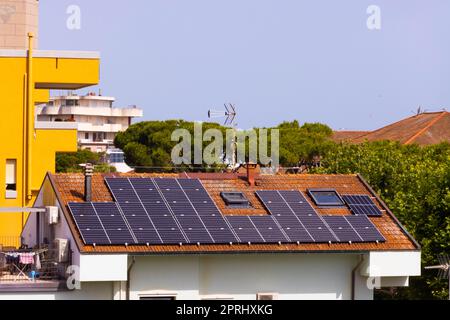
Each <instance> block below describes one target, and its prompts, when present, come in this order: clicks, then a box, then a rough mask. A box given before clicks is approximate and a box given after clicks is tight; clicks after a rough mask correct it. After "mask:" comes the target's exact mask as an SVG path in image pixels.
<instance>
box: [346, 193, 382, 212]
mask: <svg viewBox="0 0 450 320" xmlns="http://www.w3.org/2000/svg"><path fill="white" fill-rule="evenodd" d="M342 199H344V201H345V203H347V205H348V206H349V208H350V211H351V212H352V213H353V214H356V215H366V216H381V215H382V212H381V211H380V209H378V207H377V205H376V204H375V203H374V202H373V201H372V199H371V198H370V197H369V196H368V195H343V196H342Z"/></svg>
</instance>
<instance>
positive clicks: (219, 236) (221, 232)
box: [208, 227, 238, 243]
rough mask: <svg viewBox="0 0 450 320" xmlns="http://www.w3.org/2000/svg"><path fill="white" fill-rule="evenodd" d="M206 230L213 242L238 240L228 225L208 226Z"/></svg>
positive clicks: (234, 241)
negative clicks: (217, 227) (218, 227)
mask: <svg viewBox="0 0 450 320" xmlns="http://www.w3.org/2000/svg"><path fill="white" fill-rule="evenodd" d="M208 231H209V234H210V235H211V237H212V238H213V240H214V242H215V243H230V242H233V243H236V242H238V240H237V238H236V237H235V236H234V234H233V232H232V231H231V230H230V229H229V228H228V227H226V228H222V229H209V228H208Z"/></svg>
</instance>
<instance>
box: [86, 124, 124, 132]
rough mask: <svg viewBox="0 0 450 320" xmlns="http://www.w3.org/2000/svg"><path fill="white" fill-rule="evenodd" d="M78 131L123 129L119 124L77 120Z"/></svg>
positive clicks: (115, 130)
mask: <svg viewBox="0 0 450 320" xmlns="http://www.w3.org/2000/svg"><path fill="white" fill-rule="evenodd" d="M77 125H78V131H81V132H113V133H116V132H120V131H123V130H125V128H124V127H123V126H122V125H121V124H106V123H105V124H99V125H96V124H92V123H85V122H78V123H77Z"/></svg>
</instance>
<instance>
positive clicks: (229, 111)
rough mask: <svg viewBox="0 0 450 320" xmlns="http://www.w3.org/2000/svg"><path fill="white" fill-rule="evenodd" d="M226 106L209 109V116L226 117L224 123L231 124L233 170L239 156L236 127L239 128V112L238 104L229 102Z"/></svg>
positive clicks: (230, 165)
mask: <svg viewBox="0 0 450 320" xmlns="http://www.w3.org/2000/svg"><path fill="white" fill-rule="evenodd" d="M224 107H225V111H216V110H209V111H208V118H209V119H212V118H223V117H225V122H224V125H225V126H230V127H231V128H232V129H233V141H232V144H231V153H232V155H231V163H230V164H229V167H231V168H232V169H233V170H234V169H235V168H236V165H237V159H236V158H237V157H236V153H237V141H236V128H237V123H236V121H235V120H236V116H237V112H236V106H235V105H234V104H232V103H228V104H226V103H225V104H224Z"/></svg>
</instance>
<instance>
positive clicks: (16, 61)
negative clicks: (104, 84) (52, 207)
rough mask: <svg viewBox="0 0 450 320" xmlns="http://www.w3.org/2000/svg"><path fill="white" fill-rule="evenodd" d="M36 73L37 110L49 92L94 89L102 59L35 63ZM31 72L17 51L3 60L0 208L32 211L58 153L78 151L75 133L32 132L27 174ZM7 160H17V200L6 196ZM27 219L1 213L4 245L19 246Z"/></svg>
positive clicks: (0, 75)
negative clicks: (84, 88)
mask: <svg viewBox="0 0 450 320" xmlns="http://www.w3.org/2000/svg"><path fill="white" fill-rule="evenodd" d="M32 69H33V72H32V86H33V88H32V96H33V105H34V104H35V103H38V102H39V103H42V102H44V101H47V100H48V96H49V93H48V89H60V88H66V89H79V88H82V87H85V86H89V85H95V84H97V83H98V80H99V59H96V58H92V59H84V58H66V57H65V58H54V57H53V58H34V59H33V63H32ZM27 73H28V68H27V58H26V57H20V56H19V52H17V56H15V57H1V56H0V108H1V114H2V116H1V117H0V141H1V147H0V207H23V206H25V207H27V206H32V205H33V203H34V201H35V198H36V195H37V193H38V191H39V188H40V186H41V184H42V182H43V180H44V178H45V174H46V172H47V171H51V172H54V170H55V153H56V152H64V151H66V152H67V151H68V152H71V151H76V150H77V133H76V130H58V129H39V130H34V129H31V130H30V132H31V137H32V138H31V167H30V168H31V170H30V171H28V170H27V165H26V164H27V163H26V161H27V157H26V156H25V155H26V152H25V154H24V148H26V146H27V139H26V136H27V134H25V138H24V127H25V128H26V119H27V117H24V113H25V111H24V110H27V109H26V106H27V99H26V97H27V81H26V75H27ZM32 109H33V110H32V112H33V113H34V108H32ZM28 115H29V114H28ZM31 119H34V115H32V116H31ZM7 159H16V160H17V174H16V181H17V198H16V199H6V197H5V196H6V182H5V175H6V160H7ZM28 174H30V176H31V180H30V181H31V190H32V194H33V196H32V198H31V199H28V198H27V195H26V192H25V194H24V192H23V187H24V186H25V188H26V186H27V184H26V181H27V179H26V177H27V175H28ZM25 191H26V190H25ZM26 219H27V216H26V215H25V214H22V213H0V244H3V245H4V246H8V245H16V244H15V243H16V242H17V240H16V239H17V238H18V237H20V233H21V231H22V227H23V224H24V223H25V221H26Z"/></svg>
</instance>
